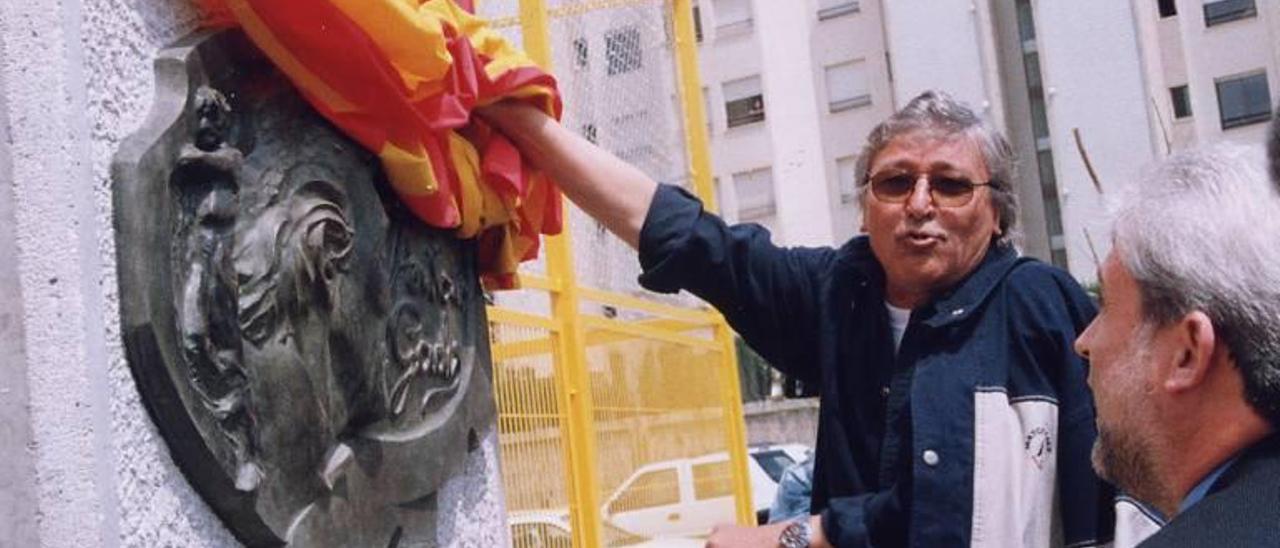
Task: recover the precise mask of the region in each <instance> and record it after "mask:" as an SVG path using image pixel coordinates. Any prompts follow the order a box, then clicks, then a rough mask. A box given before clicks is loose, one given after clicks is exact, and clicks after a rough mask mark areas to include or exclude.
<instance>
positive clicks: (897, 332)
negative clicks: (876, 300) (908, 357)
mask: <svg viewBox="0 0 1280 548" xmlns="http://www.w3.org/2000/svg"><path fill="white" fill-rule="evenodd" d="M884 308H885V310H888V311H889V328H890V329H892V330H893V353H894V354H897V353H898V347H900V346H902V335H903V334H904V333H906V332H907V322H908V321H910V320H911V309H910V308H898V307H896V306H893V305H891V304H889V301H885V303H884Z"/></svg>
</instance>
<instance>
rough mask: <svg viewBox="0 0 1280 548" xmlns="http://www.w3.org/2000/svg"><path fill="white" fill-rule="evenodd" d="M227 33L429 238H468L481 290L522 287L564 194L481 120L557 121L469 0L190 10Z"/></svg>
mask: <svg viewBox="0 0 1280 548" xmlns="http://www.w3.org/2000/svg"><path fill="white" fill-rule="evenodd" d="M197 2H198V3H199V4H200V5H201V8H202V9H203V10H204V15H205V18H206V21H207V24H209V25H211V26H226V25H237V26H239V27H241V28H242V29H243V30H244V32H245V33H246V34H248V36H249V38H250V39H251V40H252V41H253V42H254V44H256V45H257V46H258V48H259V49H261V50H262V51H263V52H264V53H265V54H266V55H267V57H269V58H270V59H271V60H272V62H273V63H274V64H275V65H276V67H277V68H279V69H280V70H281V71H282V72H283V73H284V74H285V75H286V76H287V77H288V78H289V79H290V80H291V81H292V82H293V83H294V85H296V86H297V87H298V89H299V90H300V91H301V93H302V95H303V96H304V97H305V98H306V99H307V101H308V102H310V103H311V105H312V106H313V107H315V109H316V110H317V111H319V112H320V113H321V114H322V115H323V116H324V117H326V118H328V119H329V120H330V121H331V122H333V123H334V124H335V125H336V126H338V127H339V128H340V129H341V130H342V131H343V132H345V133H346V134H347V135H348V136H350V137H351V138H352V139H354V140H356V141H357V142H359V143H360V144H361V145H363V146H364V147H365V148H367V149H368V150H370V151H372V152H373V153H375V154H377V155H378V157H379V158H380V159H381V161H382V166H383V168H384V170H385V172H386V174H387V178H388V179H389V181H390V183H391V186H392V187H393V188H394V189H395V192H396V194H397V195H398V196H399V198H400V200H401V201H402V202H403V203H404V204H405V206H406V207H407V208H408V210H409V211H411V212H413V214H414V215H415V216H417V217H418V218H419V219H421V220H422V221H423V222H425V223H427V224H428V225H431V226H435V227H439V228H451V229H455V230H456V234H457V236H458V237H460V238H475V239H476V241H477V244H478V262H479V268H480V272H481V276H482V279H483V280H484V283H485V285H486V286H487V287H490V288H494V289H507V288H513V287H517V286H518V278H517V276H516V268H517V266H518V265H519V263H520V262H522V261H527V260H531V259H534V258H536V257H537V254H538V242H539V235H540V234H557V233H559V232H560V230H561V229H562V227H563V212H562V210H561V198H560V191H559V190H558V189H557V188H556V186H555V184H554V183H553V182H552V181H551V180H549V179H548V178H547V176H546V175H544V174H543V173H542V172H540V171H538V170H536V169H534V168H533V167H532V166H530V165H529V163H528V162H526V161H525V159H524V158H522V157H521V155H520V152H519V151H518V150H517V149H516V147H515V146H514V145H513V144H512V143H511V142H510V141H509V140H507V139H506V138H505V137H504V136H503V135H502V134H501V133H498V132H497V131H494V130H492V129H491V128H490V127H489V126H488V125H487V124H485V123H484V122H483V121H482V120H480V119H478V118H475V117H472V116H471V114H472V113H473V111H474V109H475V108H476V107H480V106H484V105H488V104H492V103H495V102H497V101H501V100H504V99H515V100H519V101H523V102H526V103H528V104H530V105H532V106H534V107H536V108H539V109H541V110H543V111H545V112H546V113H547V114H549V115H551V116H552V117H554V118H557V119H558V118H559V117H560V114H561V103H560V94H559V91H558V90H557V88H556V82H555V79H554V78H552V76H551V75H550V74H547V73H546V72H544V71H542V70H541V69H539V68H538V67H537V66H536V65H535V64H534V63H533V61H532V60H530V59H529V58H528V57H527V56H526V55H525V54H524V53H523V52H521V51H520V50H518V49H516V48H515V47H514V46H512V45H511V43H510V42H508V41H507V40H506V39H504V38H503V37H502V36H500V35H498V34H497V33H496V32H495V31H493V30H492V29H491V28H489V26H488V25H487V24H486V22H485V21H483V20H482V19H479V18H477V17H476V16H475V15H474V14H473V12H474V6H473V5H472V1H471V0H197Z"/></svg>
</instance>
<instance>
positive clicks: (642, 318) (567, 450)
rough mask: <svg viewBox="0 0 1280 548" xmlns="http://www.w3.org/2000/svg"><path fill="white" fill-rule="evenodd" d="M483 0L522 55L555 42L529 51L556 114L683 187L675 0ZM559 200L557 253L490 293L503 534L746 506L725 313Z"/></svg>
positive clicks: (593, 541) (706, 521)
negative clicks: (545, 68)
mask: <svg viewBox="0 0 1280 548" xmlns="http://www.w3.org/2000/svg"><path fill="white" fill-rule="evenodd" d="M686 7H687V6H686ZM478 8H479V14H480V15H481V16H483V17H485V18H487V19H489V20H490V21H491V24H492V25H493V26H495V27H496V28H498V29H499V32H501V33H502V34H503V35H504V36H506V37H507V38H509V39H511V40H512V41H513V42H514V43H516V44H522V45H524V46H525V47H527V48H528V49H529V51H530V52H531V54H533V53H535V52H539V51H540V52H547V51H549V52H550V53H549V54H546V53H543V54H541V55H542V58H538V57H537V56H536V55H535V59H536V60H538V61H539V62H548V61H549V64H550V65H551V67H550V68H552V70H553V72H554V73H555V75H556V77H557V79H558V81H559V84H560V89H561V93H562V95H563V99H564V104H565V114H564V117H563V120H562V124H563V125H564V126H565V127H567V128H569V129H571V130H573V131H575V132H578V133H579V134H580V135H582V136H583V137H584V138H586V139H587V140H589V141H592V142H594V143H596V144H598V145H599V146H601V147H602V148H604V149H606V150H609V151H611V152H613V153H614V154H615V155H617V156H619V157H620V158H622V159H623V160H625V161H627V162H629V163H631V164H634V165H636V166H637V167H638V168H640V169H641V170H642V171H644V172H645V173H647V174H648V175H649V176H651V177H652V178H654V179H656V180H658V181H660V182H665V183H672V184H679V185H682V186H686V187H688V186H690V185H689V180H690V178H691V177H690V174H689V173H690V170H689V167H688V166H689V162H688V158H686V146H687V142H695V140H691V139H689V138H688V136H687V135H685V133H684V130H683V125H684V118H683V116H684V113H683V111H682V109H681V105H682V101H688V98H687V96H685V94H682V93H681V91H682V89H681V88H680V87H679V86H680V83H681V82H682V80H681V79H680V78H678V77H677V74H676V67H677V64H676V60H677V55H678V54H679V55H682V56H681V57H679V59H680V60H681V61H682V62H684V61H687V60H688V59H690V58H691V57H690V56H691V55H692V52H691V50H690V49H687V48H692V47H693V44H692V43H689V44H683V43H682V44H680V45H679V46H678V45H677V41H676V40H675V39H674V38H673V36H672V34H673V30H672V29H673V26H672V23H671V15H672V13H673V12H672V4H671V2H670V1H668V0H525V1H524V2H523V3H522V2H521V1H519V0H481V1H480V2H478ZM544 36H545V40H544V38H543V37H544ZM525 38H529V40H530V41H531V42H530V43H529V44H523V43H522V40H524V39H525ZM690 42H691V40H690ZM544 46H545V47H544ZM679 48H686V49H679ZM547 57H549V59H548V58H547ZM690 89H696V86H695V87H694V88H690ZM693 154H694V155H695V156H699V155H700V154H701V153H699V152H696V151H695V152H693ZM566 206H567V208H566V223H565V224H566V231H567V232H568V235H569V237H568V239H567V241H569V242H571V246H572V247H571V249H570V250H569V251H568V253H567V255H568V257H567V258H566V254H565V253H560V254H558V255H556V257H558V258H553V257H552V254H551V253H550V248H551V246H552V245H556V244H550V243H549V244H548V250H549V251H548V254H547V255H545V257H547V258H546V259H545V260H541V259H540V260H539V261H538V262H537V263H533V264H526V265H524V266H523V267H522V269H521V272H522V278H523V280H524V282H525V284H526V287H527V288H528V289H525V290H521V291H515V292H500V293H498V294H496V295H495V296H494V303H495V305H496V306H494V307H490V322H491V328H492V330H491V333H492V336H491V342H492V344H493V348H494V352H493V355H494V378H495V383H494V385H495V390H496V391H497V394H496V400H497V402H498V412H499V427H500V429H499V437H500V442H501V459H502V467H503V482H504V486H505V489H506V494H507V506H508V511H509V512H510V515H509V519H510V523H511V530H512V539H513V541H514V544H515V546H517V547H524V546H569V545H570V544H569V543H571V542H572V545H574V546H597V545H603V546H625V545H631V544H637V543H642V542H646V541H648V540H652V539H657V540H658V541H659V542H658V543H654V544H648V545H664V544H663V543H665V542H675V541H673V540H672V539H674V538H675V537H690V536H698V535H705V534H706V533H707V532H708V531H709V530H710V528H711V526H712V525H714V524H715V523H721V522H728V521H735V517H736V518H738V520H742V519H743V516H744V515H747V514H749V510H745V513H744V509H746V508H749V504H750V503H749V502H744V501H745V499H747V498H748V497H749V494H748V490H749V488H748V487H747V480H746V475H747V471H746V469H745V468H746V464H745V459H746V457H745V441H744V438H745V435H744V434H743V431H742V416H741V407H740V403H739V397H740V396H739V394H738V388H737V377H736V375H737V370H736V369H735V366H734V357H733V346H732V342H731V335H730V332H729V331H728V329H727V327H725V325H724V321H723V319H722V318H720V317H719V316H718V315H716V314H714V313H711V312H709V311H707V310H706V309H705V305H703V304H702V303H701V302H700V301H697V300H696V299H694V298H692V297H690V296H689V295H687V294H681V295H676V296H659V295H655V294H652V293H647V292H645V291H644V290H642V289H641V288H640V287H639V285H638V283H637V281H636V280H637V277H638V275H639V273H640V268H639V263H638V260H637V259H636V254H635V251H634V250H632V249H630V248H629V247H628V246H627V245H626V244H624V243H623V242H622V241H621V240H619V239H617V238H616V237H614V236H612V235H611V234H609V233H607V232H606V231H605V230H604V227H603V226H601V225H600V224H599V223H597V222H596V221H594V220H593V219H591V218H590V217H588V216H586V215H585V214H583V213H582V212H581V211H580V210H578V209H577V208H576V207H574V206H573V205H572V204H567V203H566ZM564 241H566V240H558V242H560V244H559V245H561V246H562V245H563V242H564ZM557 249H563V247H558V248H557ZM528 274H534V275H532V276H530V275H528ZM686 542H688V543H692V544H695V545H696V544H698V542H697V541H686Z"/></svg>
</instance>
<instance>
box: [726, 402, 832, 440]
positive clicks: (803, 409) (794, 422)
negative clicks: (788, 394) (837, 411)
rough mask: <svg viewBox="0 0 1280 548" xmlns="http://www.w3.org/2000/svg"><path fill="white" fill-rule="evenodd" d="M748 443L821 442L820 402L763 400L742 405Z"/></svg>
mask: <svg viewBox="0 0 1280 548" xmlns="http://www.w3.org/2000/svg"><path fill="white" fill-rule="evenodd" d="M742 407H743V409H742V412H743V414H744V415H746V419H747V443H749V444H757V443H800V444H804V445H807V446H809V447H813V446H814V443H815V440H817V439H818V399H817V398H804V399H794V400H786V399H784V400H763V401H753V402H747V403H745V404H743V405H742Z"/></svg>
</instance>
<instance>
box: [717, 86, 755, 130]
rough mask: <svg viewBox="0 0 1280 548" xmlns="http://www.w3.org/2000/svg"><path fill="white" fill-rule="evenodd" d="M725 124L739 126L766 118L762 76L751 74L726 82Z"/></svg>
mask: <svg viewBox="0 0 1280 548" xmlns="http://www.w3.org/2000/svg"><path fill="white" fill-rule="evenodd" d="M724 113H725V118H726V121H725V125H727V126H729V127H738V126H742V125H746V124H752V123H755V122H759V121H762V120H764V93H763V92H761V90H760V77H759V76H750V77H747V78H742V79H739V80H733V81H731V82H725V83H724Z"/></svg>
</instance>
